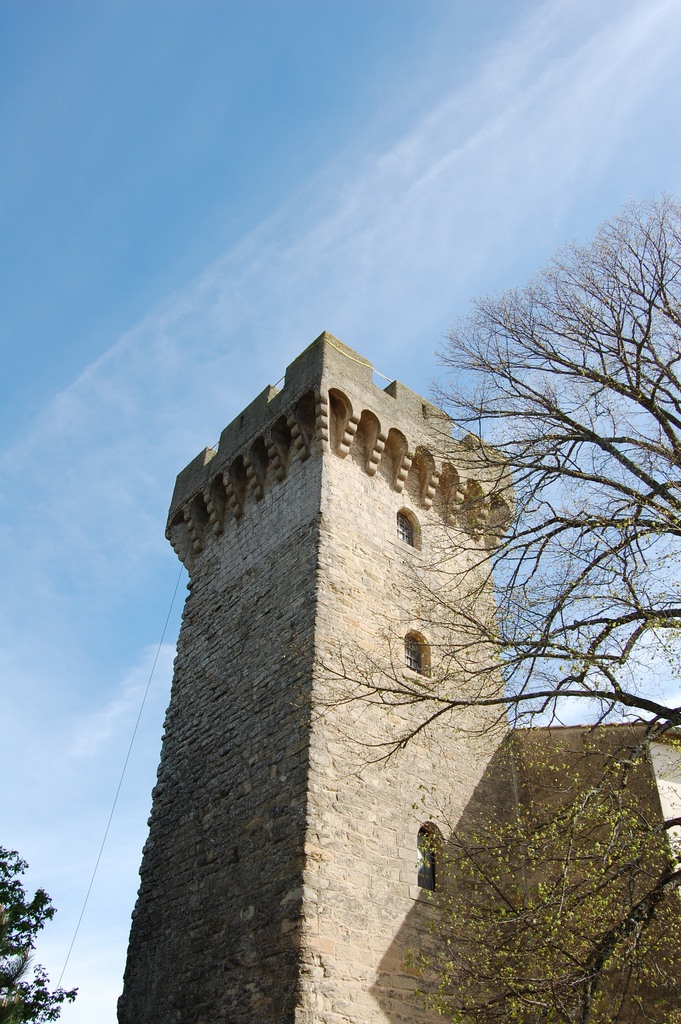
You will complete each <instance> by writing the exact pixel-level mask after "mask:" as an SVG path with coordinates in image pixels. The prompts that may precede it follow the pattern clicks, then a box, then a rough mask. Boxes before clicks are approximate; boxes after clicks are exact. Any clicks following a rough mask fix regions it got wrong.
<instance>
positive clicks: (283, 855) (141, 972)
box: [119, 335, 501, 1024]
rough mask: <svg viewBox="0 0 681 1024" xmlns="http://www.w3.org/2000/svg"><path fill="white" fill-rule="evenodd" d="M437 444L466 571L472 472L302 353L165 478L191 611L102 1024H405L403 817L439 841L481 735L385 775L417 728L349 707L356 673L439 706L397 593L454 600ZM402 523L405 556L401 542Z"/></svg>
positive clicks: (420, 744)
mask: <svg viewBox="0 0 681 1024" xmlns="http://www.w3.org/2000/svg"><path fill="white" fill-rule="evenodd" d="M445 439H447V440H446V443H447V448H448V454H447V459H448V468H449V477H448V478H447V480H448V483H447V487H448V488H449V492H450V493H449V496H448V498H447V508H448V509H449V510H450V511H451V509H452V508H455V507H456V508H458V509H459V512H458V513H457V514H458V515H459V520H460V522H459V524H458V526H457V529H460V530H464V531H468V532H467V536H468V538H469V540H471V541H472V546H473V548H475V546H476V545H478V546H479V547H480V550H481V551H482V550H483V549H484V545H485V543H486V540H485V536H484V533H483V531H482V530H481V529H480V522H482V521H483V520H484V521H486V522H489V521H490V520H493V519H494V517H495V516H497V517H498V516H499V515H500V514H501V513H500V506H501V503H500V501H499V500H498V499H496V498H495V496H494V493H493V492H494V487H493V486H492V485H491V484H490V482H489V481H488V482H486V481H484V480H482V479H480V473H479V466H477V463H476V459H475V455H474V452H472V450H471V449H470V448H467V447H466V445H465V444H464V445H458V446H457V445H453V443H452V441H451V438H450V437H449V429H448V424H447V421H446V419H445V417H444V416H443V414H442V413H441V412H440V411H439V410H437V409H436V408H435V407H434V406H432V405H430V403H428V402H425V401H424V400H423V399H421V398H420V397H419V396H417V395H415V394H414V393H413V392H411V391H409V390H408V389H406V388H403V387H402V386H401V385H399V384H398V383H397V382H394V383H393V384H392V385H390V386H389V388H388V389H386V390H385V391H384V390H381V389H380V388H378V387H376V386H375V385H374V384H373V383H372V370H371V366H370V365H369V364H368V363H367V362H366V360H363V359H362V358H361V357H360V356H358V355H357V353H355V352H353V351H352V350H351V349H348V348H347V347H346V346H344V345H342V344H341V343H340V342H338V341H337V339H335V338H333V337H331V336H330V335H322V336H321V337H320V338H319V339H317V341H316V342H315V343H313V345H312V346H310V348H309V349H307V350H306V351H305V352H304V353H303V354H302V356H300V357H299V358H298V359H297V360H296V361H295V362H294V363H293V364H292V366H291V367H289V368H288V370H287V374H286V383H285V386H284V388H283V389H282V391H280V392H277V391H276V390H275V389H273V388H269V389H267V390H266V391H265V392H263V393H262V394H261V395H260V396H259V397H258V398H257V399H256V401H255V402H254V403H252V405H251V406H249V407H248V409H246V410H245V411H244V413H243V414H242V415H241V416H240V417H238V418H237V419H236V420H235V421H234V422H233V423H232V424H230V426H229V427H228V428H226V430H225V431H224V432H223V435H222V437H221V440H220V446H219V448H218V450H217V451H216V452H213V451H211V450H206V451H205V452H204V453H202V455H201V456H199V457H198V458H197V459H196V460H194V462H193V463H191V464H190V466H189V467H187V469H186V470H185V471H184V472H183V473H181V474H180V476H179V477H178V482H177V485H176V489H175V494H174V496H173V502H172V506H171V511H170V516H169V525H168V535H169V538H170V539H171V542H172V543H173V545H174V547H175V549H176V551H177V552H178V554H179V556H180V557H181V558H182V559H183V560H184V561H185V563H186V564H187V566H188V568H189V570H190V574H191V582H190V588H191V590H190V595H189V597H188V599H187V605H186V608H185V613H184V620H183V625H182V631H181V635H180V641H179V644H178V655H177V660H176V665H175V676H174V682H173V690H172V695H171V702H170V707H169V710H168V714H167V719H166V726H165V737H164V742H163V752H162V759H161V765H160V768H159V774H158V784H157V786H156V788H155V790H154V804H153V810H152V816H151V819H150V832H149V839H148V842H147V844H146V847H145V851H144V858H143V864H142V869H141V886H140V892H139V898H138V903H137V907H136V910H135V913H134V915H133V926H132V931H131V938H130V947H129V953H128V964H127V968H126V976H125V988H124V994H123V996H122V997H121V1000H120V1003H119V1020H120V1022H121V1024H133V1022H135V1024H139V1022H140V1021H144V1022H145V1024H157V1022H158V1024H161V1022H163V1024H170V1022H172V1021H178V1022H183V1024H190V1022H191V1024H199V1022H201V1024H217V1022H221V1024H223V1022H227V1021H229V1022H230V1024H232V1022H234V1024H237V1022H238V1024H241V1022H244V1024H245V1022H255V1021H271V1022H272V1024H288V1022H293V1021H296V1022H297V1024H322V1022H323V1024H340V1022H351V1024H360V1022H362V1024H365V1022H376V1024H379V1022H387V1021H391V1020H393V1019H395V1020H396V1019H400V1020H413V1021H415V1022H416V1021H420V1020H425V1019H426V1017H425V1015H424V1013H423V1011H422V1009H421V1006H420V1003H419V1001H418V1000H417V999H415V998H412V997H411V996H410V990H411V989H412V988H413V986H414V978H413V976H412V975H411V974H410V973H409V971H408V970H407V969H405V955H406V947H407V945H408V944H409V943H410V942H411V941H412V940H413V939H414V938H415V937H417V936H418V932H419V929H420V928H421V926H422V925H423V923H424V920H425V917H426V916H427V914H428V913H429V912H430V911H429V907H428V905H427V904H426V903H424V902H423V891H422V890H419V888H418V887H417V885H416V862H417V832H418V829H419V826H420V824H421V823H422V821H423V817H424V814H425V813H426V812H425V811H424V810H423V809H422V807H421V802H422V799H423V798H425V799H426V803H427V806H428V815H429V816H432V813H433V812H432V807H433V806H434V803H433V800H434V799H435V798H434V797H431V791H432V790H433V789H434V790H435V791H436V792H437V801H438V805H439V806H440V807H441V817H442V821H441V823H440V824H441V827H442V829H443V830H445V829H446V828H447V827H449V826H450V825H451V824H452V823H455V822H456V820H457V818H458V816H459V815H460V814H461V813H462V811H463V809H464V808H465V806H466V805H467V803H468V802H469V800H470V798H471V796H472V794H473V792H474V791H475V788H476V786H477V784H478V783H479V781H480V778H481V777H482V775H483V773H484V768H485V765H486V764H487V762H488V761H489V759H490V757H491V756H492V754H493V751H494V747H495V745H496V743H497V741H498V735H497V734H495V733H494V730H492V732H491V733H490V734H488V735H487V736H486V737H485V738H484V739H475V738H472V736H471V735H470V733H468V732H464V731H462V730H463V727H465V726H466V725H469V726H470V725H472V724H474V723H470V722H469V723H466V722H465V721H460V722H459V726H460V727H461V728H453V727H452V725H451V723H449V724H446V725H445V724H443V725H440V726H438V727H436V728H435V729H432V730H429V731H427V732H424V733H422V734H419V735H417V736H416V737H414V739H413V740H412V741H411V742H410V744H409V746H408V748H407V749H406V750H405V751H403V752H399V751H398V752H395V753H393V754H392V755H391V756H390V757H388V758H387V760H386V759H385V758H384V757H383V755H386V754H388V753H389V751H390V749H391V747H390V745H391V744H394V743H395V741H396V740H397V739H399V737H400V735H402V733H403V732H404V730H405V728H408V727H409V726H410V724H415V722H416V720H417V719H416V715H417V714H418V709H410V708H399V707H393V708H392V709H391V710H390V711H389V712H386V709H385V708H384V707H380V706H378V705H377V704H376V703H375V702H372V700H371V699H370V700H368V701H367V700H364V701H361V702H358V701H357V700H347V699H346V698H348V697H350V696H352V693H351V691H352V689H353V686H354V685H355V683H356V681H357V679H359V680H360V682H362V684H366V682H367V679H368V675H367V673H370V672H371V671H372V668H371V666H372V665H373V666H374V667H376V666H379V667H380V668H382V669H383V670H385V671H387V672H388V674H389V673H390V672H396V671H397V672H398V674H399V676H398V678H399V680H400V681H401V682H404V681H405V680H406V683H407V685H410V686H414V687H417V686H423V685H436V683H437V673H436V671H435V669H436V665H435V662H437V660H438V657H439V655H438V651H441V650H442V647H441V644H442V641H443V640H444V635H443V636H439V635H437V628H436V627H435V625H434V623H433V622H432V621H431V619H430V618H429V615H428V609H427V608H426V607H425V604H426V603H427V602H426V601H425V598H424V596H423V592H420V591H419V589H418V586H417V580H418V579H419V578H423V577H424V575H425V576H426V577H427V578H428V579H429V580H430V581H431V582H433V581H437V586H438V587H445V588H446V587H447V586H448V582H447V581H448V580H449V579H451V578H452V574H451V565H449V566H448V569H447V571H446V572H444V571H443V567H442V563H441V562H440V555H441V553H442V551H441V549H440V547H439V545H440V540H439V539H438V538H440V537H441V532H438V530H439V528H440V527H441V525H442V523H443V511H444V483H443V481H444V478H445V477H446V472H445V470H446V468H447V467H443V464H442V456H441V455H438V454H437V453H438V451H439V450H441V449H442V446H443V444H444V442H445ZM455 464H456V468H455ZM452 473H455V476H452ZM476 473H477V476H476ZM453 481H454V482H453ZM467 495H468V498H469V500H468V501H466V500H465V499H466V496H467ZM471 496H473V498H474V500H473V499H472V498H471ZM476 503H477V505H476ZM472 505H476V509H477V511H476V516H475V517H473V518H471V511H470V510H471V506H472ZM400 510H402V511H404V512H406V513H408V514H410V515H411V517H412V519H413V521H414V523H415V524H416V526H417V535H418V537H420V546H419V544H417V545H416V546H415V547H409V546H408V545H406V544H405V543H404V542H403V541H402V540H400V539H399V538H398V536H397V532H396V525H395V524H396V515H397V512H398V511H400ZM444 518H446V519H447V520H448V521H449V520H451V519H452V515H450V512H449V511H448V512H447V514H446V515H445V516H444ZM454 518H456V515H454ZM466 547H467V548H470V545H466ZM467 557H470V550H469V551H468V553H466V552H465V551H464V550H463V548H462V551H461V555H460V559H464V558H467ZM484 599H485V598H484V597H483V600H484ZM409 631H415V632H416V634H418V635H426V634H427V639H428V641H429V643H430V645H431V651H432V656H433V662H434V665H433V669H434V671H433V674H432V683H430V682H429V680H427V679H426V678H420V677H418V676H417V674H416V673H412V672H410V671H409V670H406V669H405V668H404V665H403V644H404V636H405V633H407V632H409ZM462 685H464V683H463V682H462ZM364 689H365V691H366V686H365V685H364ZM369 690H370V688H369ZM475 724H476V725H477V726H480V725H481V724H484V723H481V722H478V723H475ZM407 918H409V921H410V929H411V930H409V929H408V930H407V932H406V933H405V932H404V931H403V926H404V922H405V921H406V920H407ZM398 933H399V939H398V940H397V941H396V937H398Z"/></svg>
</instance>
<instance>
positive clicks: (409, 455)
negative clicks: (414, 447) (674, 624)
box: [393, 451, 414, 494]
mask: <svg viewBox="0 0 681 1024" xmlns="http://www.w3.org/2000/svg"><path fill="white" fill-rule="evenodd" d="M413 461H414V453H413V452H409V451H407V452H405V453H404V455H403V456H402V458H401V459H400V461H399V464H398V466H397V472H396V473H395V482H394V483H393V489H394V490H396V491H397V493H398V494H401V493H402V491H403V490H404V485H405V483H406V480H407V474H408V473H409V470H410V469H411V464H412V462H413Z"/></svg>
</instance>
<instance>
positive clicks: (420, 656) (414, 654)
mask: <svg viewBox="0 0 681 1024" xmlns="http://www.w3.org/2000/svg"><path fill="white" fill-rule="evenodd" d="M404 663H405V665H406V666H407V668H410V669H411V670H412V672H418V673H419V675H422V676H429V675H430V647H429V645H428V642H427V641H426V640H425V638H424V637H422V636H421V634H420V633H407V635H406V636H405V638H404Z"/></svg>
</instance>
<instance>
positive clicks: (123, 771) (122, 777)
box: [57, 565, 184, 988]
mask: <svg viewBox="0 0 681 1024" xmlns="http://www.w3.org/2000/svg"><path fill="white" fill-rule="evenodd" d="M183 569H184V566H183V565H181V566H180V572H179V574H178V577H177V582H176V584H175V589H174V591H173V596H172V598H171V601H170V607H169V609H168V614H167V615H166V621H165V623H164V625H163V632H162V633H161V639H160V640H159V642H158V647H157V648H156V655H155V657H154V663H153V665H152V666H151V672H150V673H149V679H148V680H147V687H146V689H145V691H144V696H143V697H142V703H141V705H140V709H139V713H138V715H137V721H136V722H135V728H134V729H133V730H132V736H131V738H130V743H129V745H128V752H127V754H126V755H125V761H124V762H123V769H122V771H121V777H120V779H119V780H118V788H117V789H116V795H115V796H114V799H113V804H112V805H111V813H110V814H109V820H108V821H107V823H106V828H105V829H104V836H103V838H102V842H101V845H100V847H99V853H98V854H97V860H96V862H95V867H94V870H93V872H92V877H91V878H90V884H89V885H88V887H87V892H86V893H85V899H84V900H83V906H82V908H81V911H80V917H79V918H78V922H77V924H76V930H75V931H74V933H73V938H72V939H71V945H70V946H69V951H68V953H67V954H66V960H65V961H64V966H63V967H62V970H61V974H60V975H59V981H58V982H57V988H59V986H60V985H61V980H62V978H63V977H64V974H65V972H66V968H67V966H68V963H69V960H70V958H71V953H72V951H73V947H74V945H75V942H76V938H77V937H78V932H79V930H80V925H81V921H82V920H83V915H84V913H85V908H86V907H87V904H88V900H89V899H90V893H91V892H92V886H93V884H94V881H95V875H96V874H97V869H98V867H99V862H100V861H101V859H102V853H103V852H104V845H105V843H106V840H107V836H108V835H109V829H110V828H111V821H112V819H113V816H114V811H115V810H116V804H117V803H118V797H119V796H120V792H121V786H122V785H123V779H124V777H125V772H126V769H127V767H128V761H129V760H130V754H131V753H132V745H133V743H134V742H135V736H136V735H137V729H138V728H139V724H140V720H141V718H142V712H143V711H144V705H145V704H146V701H147V697H148V695H149V688H150V687H151V680H152V679H153V678H154V672H155V670H156V662H157V661H158V658H159V654H160V653H161V647H162V646H163V641H164V639H165V635H166V630H167V628H168V623H169V622H170V615H171V613H172V610H173V605H174V604H175V598H176V597H177V588H178V587H179V585H180V580H181V579H182V571H183Z"/></svg>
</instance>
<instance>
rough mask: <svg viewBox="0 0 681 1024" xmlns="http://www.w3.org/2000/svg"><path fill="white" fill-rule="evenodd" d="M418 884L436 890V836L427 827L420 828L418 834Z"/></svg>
mask: <svg viewBox="0 0 681 1024" xmlns="http://www.w3.org/2000/svg"><path fill="white" fill-rule="evenodd" d="M418 884H419V887H420V888H421V889H429V890H430V891H431V892H434V891H435V836H434V834H433V833H432V832H431V831H430V829H427V828H420V829H419V834H418Z"/></svg>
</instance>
